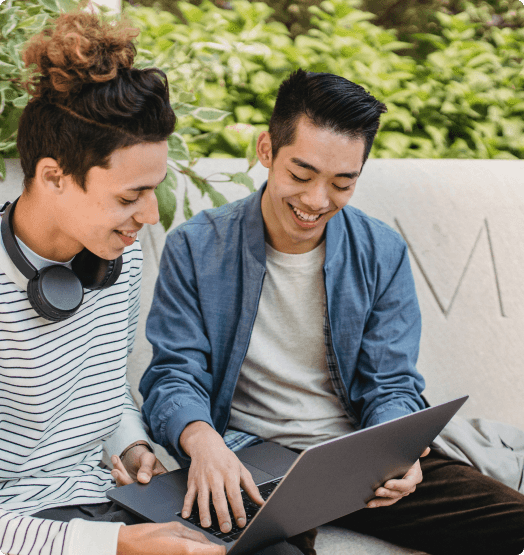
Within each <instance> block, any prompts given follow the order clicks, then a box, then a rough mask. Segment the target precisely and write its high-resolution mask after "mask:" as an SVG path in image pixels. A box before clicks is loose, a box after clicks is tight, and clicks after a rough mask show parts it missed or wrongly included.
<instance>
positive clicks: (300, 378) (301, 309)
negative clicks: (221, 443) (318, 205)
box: [229, 242, 354, 449]
mask: <svg viewBox="0 0 524 555" xmlns="http://www.w3.org/2000/svg"><path fill="white" fill-rule="evenodd" d="M324 259H325V242H322V243H321V244H320V245H319V246H318V247H317V248H315V249H314V250H312V251H310V252H307V253H305V254H286V253H282V252H279V251H277V250H275V249H273V248H272V247H271V246H270V245H268V244H266V275H265V278H264V284H263V286H262V293H261V297H260V302H259V305H258V312H257V316H256V319H255V324H254V327H253V332H252V335H251V339H250V342H249V347H248V351H247V354H246V358H245V360H244V362H243V364H242V368H241V371H240V376H239V379H238V382H237V386H236V389H235V393H234V397H233V404H232V409H231V418H230V421H229V426H230V427H231V428H236V429H239V430H242V431H244V432H248V433H251V434H255V435H258V436H260V437H262V438H264V439H266V440H271V441H275V442H277V443H279V444H281V445H284V446H286V447H292V448H296V449H305V448H307V447H309V446H311V445H315V444H318V443H321V442H323V441H327V440H329V439H333V438H336V437H340V436H341V435H344V434H347V433H350V432H352V431H354V428H353V426H352V425H351V423H350V421H349V419H348V417H347V415H346V413H345V411H344V409H343V407H342V405H341V403H340V401H339V399H338V397H337V395H336V393H335V390H334V388H333V384H332V380H331V377H330V374H329V370H328V366H327V361H326V347H325V343H324V332H323V325H324V313H325V306H326V294H325V286H324V276H323V265H324Z"/></svg>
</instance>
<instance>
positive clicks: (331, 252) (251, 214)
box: [244, 181, 346, 268]
mask: <svg viewBox="0 0 524 555" xmlns="http://www.w3.org/2000/svg"><path fill="white" fill-rule="evenodd" d="M266 186H267V181H265V182H264V183H263V184H262V186H261V187H260V189H259V190H258V191H257V192H256V193H254V194H253V195H251V197H250V198H249V199H248V201H247V203H246V217H245V219H244V232H245V237H246V241H247V245H248V248H249V250H250V252H251V254H252V255H253V256H254V257H255V259H256V260H257V261H258V262H260V264H262V266H264V268H265V267H266V247H265V232H264V219H263V218H262V207H261V202H262V195H263V194H264V191H265V189H266ZM343 218H344V215H343V214H342V211H339V212H338V213H337V214H335V215H334V216H333V217H332V218H331V219H330V220H329V221H328V223H327V225H326V259H325V262H324V268H326V267H327V266H329V264H330V262H331V261H332V260H333V259H334V257H335V254H336V253H337V252H338V250H339V249H340V248H341V244H342V242H343V240H344V232H345V231H346V230H345V227H344V225H343Z"/></svg>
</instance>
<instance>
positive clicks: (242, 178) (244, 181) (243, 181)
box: [221, 172, 255, 193]
mask: <svg viewBox="0 0 524 555" xmlns="http://www.w3.org/2000/svg"><path fill="white" fill-rule="evenodd" d="M221 175H225V176H227V177H229V179H230V180H231V181H232V182H233V183H237V184H238V185H244V186H245V187H247V188H248V189H249V190H250V191H251V192H252V193H254V192H255V187H254V185H253V178H252V177H251V176H249V175H247V173H244V172H237V173H225V172H222V173H221Z"/></svg>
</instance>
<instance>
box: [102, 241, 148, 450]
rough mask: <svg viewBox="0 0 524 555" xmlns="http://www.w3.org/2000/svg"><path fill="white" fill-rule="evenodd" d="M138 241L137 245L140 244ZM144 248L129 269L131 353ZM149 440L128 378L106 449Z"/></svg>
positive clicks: (138, 303) (137, 310) (136, 253)
mask: <svg viewBox="0 0 524 555" xmlns="http://www.w3.org/2000/svg"><path fill="white" fill-rule="evenodd" d="M138 245H139V243H138V241H136V242H135V246H138ZM142 264H143V258H142V250H141V249H140V248H138V249H137V250H136V251H135V252H134V256H133V258H132V259H131V265H130V269H129V318H128V327H127V329H128V334H127V352H128V355H129V354H131V351H132V350H133V346H134V343H135V336H136V329H137V324H138V316H139V312H140V286H141V281H142ZM139 440H143V441H147V442H148V443H149V444H151V440H150V439H149V437H148V435H147V432H146V428H145V424H144V421H143V420H142V417H141V415H140V411H139V410H138V409H137V407H136V405H135V401H134V399H133V396H132V395H131V388H130V386H129V382H128V381H127V380H126V395H125V399H124V408H123V412H122V420H121V421H120V425H119V426H118V428H117V429H116V431H115V432H114V433H113V434H112V435H111V436H110V437H109V438H107V439H106V440H105V441H104V450H105V452H106V453H107V454H108V455H109V456H110V457H111V455H120V453H122V451H123V450H124V449H125V448H126V447H127V446H128V445H131V444H132V443H135V441H139Z"/></svg>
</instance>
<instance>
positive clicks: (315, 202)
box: [300, 181, 329, 212]
mask: <svg viewBox="0 0 524 555" xmlns="http://www.w3.org/2000/svg"><path fill="white" fill-rule="evenodd" d="M328 187H329V184H327V183H323V182H322V181H318V182H316V183H312V184H311V185H310V187H308V189H307V191H306V192H305V193H303V194H302V195H301V198H300V200H301V201H302V202H303V203H304V204H305V205H306V206H308V207H309V208H311V210H313V211H315V212H318V211H319V210H322V209H325V208H327V207H328V206H329V194H328V191H329V189H328Z"/></svg>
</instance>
